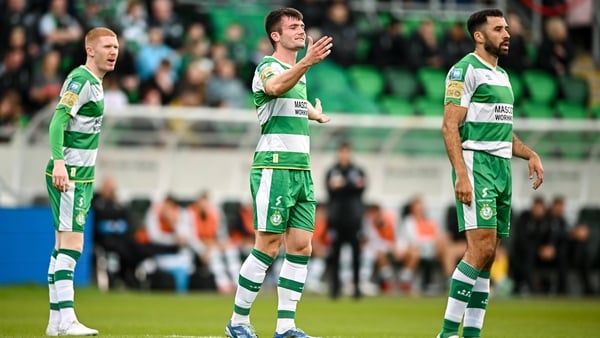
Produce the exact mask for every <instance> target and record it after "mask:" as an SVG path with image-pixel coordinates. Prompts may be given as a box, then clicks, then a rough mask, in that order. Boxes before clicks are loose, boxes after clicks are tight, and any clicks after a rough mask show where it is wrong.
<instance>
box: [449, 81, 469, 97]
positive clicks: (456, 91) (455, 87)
mask: <svg viewBox="0 0 600 338" xmlns="http://www.w3.org/2000/svg"><path fill="white" fill-rule="evenodd" d="M464 85H465V84H464V83H463V82H460V81H448V86H447V87H446V98H449V99H460V98H461V96H462V93H463V88H464Z"/></svg>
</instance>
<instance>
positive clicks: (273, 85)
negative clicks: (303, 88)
mask: <svg viewBox="0 0 600 338" xmlns="http://www.w3.org/2000/svg"><path fill="white" fill-rule="evenodd" d="M309 68H310V65H309V64H308V63H307V62H303V61H302V60H300V61H299V62H298V63H296V64H295V65H294V66H293V67H292V68H290V69H288V70H286V71H285V72H282V73H280V74H277V75H275V76H273V77H272V78H270V79H268V80H267V82H266V85H265V92H266V93H267V94H269V95H271V96H281V95H283V94H285V93H286V92H287V91H289V90H290V89H292V87H294V86H295V85H296V83H298V81H300V79H301V78H302V76H303V75H304V74H305V73H306V72H307V71H308V69H309Z"/></svg>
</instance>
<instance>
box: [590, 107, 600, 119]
mask: <svg viewBox="0 0 600 338" xmlns="http://www.w3.org/2000/svg"><path fill="white" fill-rule="evenodd" d="M590 113H591V114H590V115H591V116H590V117H591V118H596V119H597V118H600V106H593V107H592V108H591V109H590Z"/></svg>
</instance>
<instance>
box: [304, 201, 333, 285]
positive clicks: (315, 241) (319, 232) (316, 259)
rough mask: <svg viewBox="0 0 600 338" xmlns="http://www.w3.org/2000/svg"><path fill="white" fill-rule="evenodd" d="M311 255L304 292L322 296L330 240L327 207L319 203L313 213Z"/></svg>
mask: <svg viewBox="0 0 600 338" xmlns="http://www.w3.org/2000/svg"><path fill="white" fill-rule="evenodd" d="M311 243H312V254H311V256H310V262H309V263H308V274H307V276H306V283H305V285H306V290H307V291H310V292H313V293H318V294H323V293H326V292H327V289H326V286H325V285H324V282H323V277H324V274H325V270H326V267H327V253H328V251H329V246H330V244H331V243H330V240H329V236H328V235H327V206H326V205H324V204H322V203H319V204H317V209H316V212H315V230H314V231H313V238H312V242H311Z"/></svg>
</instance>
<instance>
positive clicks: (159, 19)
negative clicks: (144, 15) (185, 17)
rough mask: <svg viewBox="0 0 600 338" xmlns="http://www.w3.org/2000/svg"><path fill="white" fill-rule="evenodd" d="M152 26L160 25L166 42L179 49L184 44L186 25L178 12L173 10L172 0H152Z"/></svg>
mask: <svg viewBox="0 0 600 338" xmlns="http://www.w3.org/2000/svg"><path fill="white" fill-rule="evenodd" d="M149 23H150V26H151V27H159V28H160V29H161V31H162V36H163V37H164V41H165V43H166V44H167V45H168V46H169V47H171V48H173V49H179V48H181V47H182V46H183V40H184V33H185V27H184V26H183V23H182V21H181V20H180V19H179V17H178V16H177V14H176V13H175V12H174V11H173V2H172V1H171V0H152V5H151V15H150V22H149Z"/></svg>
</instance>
